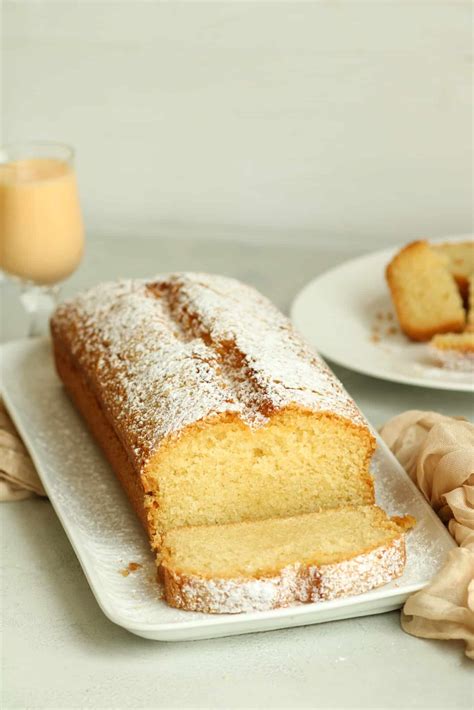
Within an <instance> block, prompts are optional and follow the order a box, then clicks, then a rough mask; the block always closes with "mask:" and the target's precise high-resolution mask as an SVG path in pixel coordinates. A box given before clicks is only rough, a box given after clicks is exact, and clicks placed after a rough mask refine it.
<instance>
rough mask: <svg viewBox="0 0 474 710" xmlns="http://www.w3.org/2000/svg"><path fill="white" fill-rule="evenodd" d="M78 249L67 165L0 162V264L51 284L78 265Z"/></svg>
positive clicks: (80, 239)
mask: <svg viewBox="0 0 474 710" xmlns="http://www.w3.org/2000/svg"><path fill="white" fill-rule="evenodd" d="M83 248H84V230H83V224H82V217H81V211H80V206H79V198H78V192H77V185H76V177H75V175H74V171H73V170H72V168H71V167H70V166H69V165H68V164H67V163H65V162H63V161H61V160H56V159H50V158H34V159H29V160H17V161H12V162H10V163H4V164H0V268H2V269H3V270H4V271H6V272H8V273H9V274H12V275H14V276H18V277H20V278H22V279H26V280H30V281H34V282H35V283H38V284H54V283H57V282H58V281H62V280H63V279H65V278H66V277H67V276H69V275H70V274H71V273H72V272H73V271H74V270H75V269H76V268H77V266H78V264H79V262H80V260H81V257H82V252H83Z"/></svg>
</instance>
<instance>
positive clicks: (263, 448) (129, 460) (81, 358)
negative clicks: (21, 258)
mask: <svg viewBox="0 0 474 710" xmlns="http://www.w3.org/2000/svg"><path fill="white" fill-rule="evenodd" d="M51 332H52V339H53V347H54V356H55V361H56V366H57V371H58V373H59V376H60V378H61V379H62V381H63V383H64V385H65V387H66V390H67V391H68V393H69V394H70V396H71V397H72V399H73V401H74V402H75V404H76V405H77V407H78V409H79V410H80V412H81V413H82V415H83V416H84V418H85V420H86V422H87V424H88V425H89V427H90V429H91V431H92V433H93V434H94V436H95V437H96V439H97V441H98V442H99V444H100V445H101V447H102V448H103V450H104V452H105V454H106V456H107V457H108V459H109V461H110V463H111V465H112V468H113V469H114V471H115V473H116V474H117V476H118V478H119V479H120V481H121V483H122V485H123V486H124V488H125V490H126V492H127V494H128V496H129V498H130V500H131V502H132V504H133V505H134V507H135V510H136V512H137V513H138V515H139V516H140V518H141V520H142V522H143V524H144V526H145V528H146V530H147V532H148V534H149V537H150V541H151V544H152V547H153V549H154V550H155V551H156V552H157V555H158V561H159V559H160V554H161V553H160V550H161V546H162V539H163V536H164V535H165V534H166V533H167V532H168V531H170V530H172V529H174V528H177V527H183V526H202V525H213V524H225V523H232V522H240V521H244V520H248V521H252V520H263V519H266V518H271V517H282V516H293V515H297V514H304V513H310V512H314V511H317V510H324V509H330V508H334V507H337V506H341V505H367V504H371V503H373V501H374V487H373V481H372V477H371V475H370V473H369V463H370V459H371V456H372V453H373V451H374V448H375V440H374V437H373V435H372V433H371V432H370V430H369V428H368V425H367V423H366V421H365V420H364V418H363V416H362V414H361V413H360V411H359V410H358V409H357V407H356V405H355V404H354V402H353V400H352V399H351V398H350V396H349V395H348V394H347V393H346V391H345V390H344V389H343V387H342V385H341V384H340V383H339V381H338V380H337V379H336V378H335V376H334V375H333V374H332V373H331V372H330V370H329V369H328V368H327V366H326V365H325V364H324V362H323V361H322V360H321V359H320V358H319V357H318V355H317V354H316V353H315V352H314V351H313V350H312V349H311V348H310V347H309V346H308V345H307V343H306V342H305V341H304V340H303V338H302V337H301V336H300V335H299V334H298V333H297V332H296V331H295V330H294V329H293V327H292V325H291V323H290V322H289V320H288V319H287V318H286V317H284V316H283V315H282V314H281V313H280V312H279V311H278V310H277V309H276V308H275V307H274V306H273V305H272V304H271V303H270V302H269V301H268V300H267V299H266V298H264V297H263V296H261V295H260V294H259V293H258V292H257V291H255V290H254V289H252V288H251V287H249V286H245V285H243V284H242V283H240V282H238V281H235V280H233V279H229V278H225V277H220V276H212V275H206V274H194V273H178V274H173V275H168V276H164V277H158V278H156V279H155V280H149V281H144V280H127V281H118V282H113V283H107V284H102V285H99V286H97V287H95V288H93V289H91V290H89V291H87V292H85V293H83V294H80V295H78V296H77V297H76V298H74V299H72V300H70V301H68V302H65V303H64V304H62V305H60V306H59V308H58V309H57V310H56V312H55V314H54V316H53V318H52V322H51Z"/></svg>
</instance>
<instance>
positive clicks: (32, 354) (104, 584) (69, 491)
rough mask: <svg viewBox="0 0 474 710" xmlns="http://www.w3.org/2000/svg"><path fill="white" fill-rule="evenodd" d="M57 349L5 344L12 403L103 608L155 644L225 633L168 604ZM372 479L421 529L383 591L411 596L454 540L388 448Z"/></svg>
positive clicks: (372, 595) (380, 450) (380, 453)
mask: <svg viewBox="0 0 474 710" xmlns="http://www.w3.org/2000/svg"><path fill="white" fill-rule="evenodd" d="M50 347H51V346H50V343H49V341H48V340H46V339H44V340H37V341H34V340H33V341H28V342H27V341H22V342H20V341H19V342H17V343H11V344H9V345H7V346H4V348H3V351H2V356H3V357H2V360H3V363H2V365H3V379H4V397H5V401H6V404H7V406H8V408H9V410H10V412H11V413H12V415H13V418H14V420H15V422H16V423H17V426H19V428H20V430H21V433H22V434H23V436H24V438H25V440H26V441H27V444H28V446H29V449H30V451H31V452H32V454H33V456H34V459H35V462H36V465H37V467H38V469H39V470H40V473H41V476H42V479H43V482H44V484H45V487H46V488H47V490H48V493H49V496H50V498H51V500H52V503H53V505H54V506H55V509H56V512H57V513H58V515H59V517H60V519H61V521H62V523H63V526H64V527H65V529H66V531H67V533H68V535H69V537H70V539H71V541H72V542H73V545H74V547H75V549H76V552H77V554H78V556H79V558H80V560H81V563H82V565H83V568H84V570H85V572H86V574H87V576H88V579H89V582H90V583H91V587H92V589H93V591H94V593H95V594H96V597H97V599H98V601H99V603H100V604H101V606H102V608H103V610H104V611H105V613H107V614H108V615H109V616H110V617H111V618H113V619H114V620H118V621H117V623H121V624H122V625H123V626H125V627H126V628H130V629H131V630H135V629H137V628H141V629H142V630H143V635H149V636H151V637H157V638H160V637H163V633H164V632H163V633H162V635H161V636H160V634H159V631H157V629H160V628H162V629H164V628H165V626H166V629H169V628H173V629H176V633H175V632H173V633H175V635H176V634H177V633H178V629H179V627H180V626H182V625H183V624H185V623H186V624H187V626H186V629H188V628H189V626H190V624H189V622H196V628H197V625H198V623H204V624H207V623H209V632H208V633H204V632H201V637H202V635H203V633H204V636H213V635H220V634H219V633H217V632H215V631H213V630H211V628H210V627H211V624H212V623H213V621H214V620H213V618H212V617H210V616H209V615H205V614H201V613H197V612H185V611H179V610H177V609H172V608H170V607H168V606H167V605H166V604H165V603H164V602H163V601H162V600H161V590H160V588H159V586H158V584H157V581H156V570H155V564H154V560H153V557H152V555H151V553H150V551H149V549H148V542H147V539H146V536H145V533H144V532H143V530H142V528H141V526H140V524H139V522H138V521H137V519H136V517H135V513H134V512H133V510H132V509H131V507H130V505H129V503H128V500H127V498H126V496H125V494H124V493H123V492H122V489H121V487H120V485H119V483H118V482H117V481H116V479H115V476H114V474H113V473H112V471H111V469H110V467H109V466H108V464H107V462H106V461H105V459H104V457H103V455H102V453H101V451H100V450H99V448H98V447H97V446H96V445H95V443H94V442H93V440H92V438H91V436H90V434H89V433H88V431H87V430H86V428H85V426H84V424H83V422H82V420H81V419H80V417H79V415H78V414H77V413H76V411H75V409H74V408H73V406H72V405H71V404H70V402H69V400H68V398H67V396H66V394H65V392H64V390H63V388H62V386H61V384H60V382H59V380H58V379H57V377H56V374H55V372H54V370H53V365H52V358H51V353H50ZM372 472H373V474H374V476H375V483H376V497H377V503H378V504H379V505H380V506H381V507H382V508H384V510H385V511H386V512H387V513H389V514H390V515H403V514H406V513H409V514H411V515H413V516H414V517H415V518H416V519H417V521H418V523H417V526H416V528H415V530H414V531H413V532H411V533H409V534H408V535H407V565H406V569H405V572H404V574H403V576H402V577H401V578H399V579H398V580H397V581H395V582H392V583H390V584H389V585H386V586H385V587H383V588H382V589H383V590H390V589H394V590H395V589H397V590H403V589H404V588H410V589H411V588H413V587H414V586H416V585H419V586H420V585H422V584H423V583H426V581H427V580H428V579H430V578H431V577H432V575H433V574H434V573H435V572H436V571H437V570H438V569H439V568H440V566H441V565H442V563H443V561H444V558H445V556H446V554H447V552H448V551H449V550H450V549H451V548H452V547H453V543H452V541H451V539H450V537H449V535H448V534H447V533H445V531H444V530H443V528H442V526H441V524H440V523H439V521H437V519H435V517H434V516H433V514H432V512H431V510H430V509H429V507H428V506H427V504H426V503H425V502H424V500H423V499H422V497H421V494H420V493H419V492H418V491H417V490H416V489H415V488H414V486H413V485H412V483H411V482H410V481H409V479H408V478H407V476H406V475H405V474H404V473H403V471H401V469H400V467H399V466H398V464H397V463H396V461H395V460H394V459H393V457H392V456H391V455H390V454H389V453H388V452H387V450H386V448H385V446H384V445H383V444H382V443H380V442H379V445H378V447H377V450H376V453H375V456H374V460H373V469H372ZM131 562H133V563H136V564H138V565H141V566H140V567H138V568H137V569H134V571H133V572H132V573H130V574H128V575H127V576H123V574H121V570H123V569H124V568H126V567H127V566H128V565H129V564H130V563H131ZM380 594H381V592H380V590H373V591H372V592H369V593H368V594H366V595H364V598H367V599H368V600H373V608H374V611H375V610H376V608H377V603H379V602H377V600H378V599H379V597H380ZM357 599H358V598H357V597H352V598H349V599H347V600H344V602H345V605H346V606H345V607H344V609H345V611H344V613H342V612H341V613H339V615H338V616H337V617H333V618H343V617H344V615H346V616H351V615H353V613H354V612H351V604H353V603H354V601H357ZM331 603H332V602H323V603H320V604H314V605H313V604H309V605H305V607H307V608H308V613H310V609H309V607H312V608H313V609H315V608H316V607H317V608H318V609H319V608H321V613H322V611H323V608H324V606H325V605H327V604H331ZM379 610H380V609H379ZM288 613H289V614H290V612H288ZM302 613H305V612H302ZM364 613H369V612H364ZM372 613H373V612H372ZM261 614H266V615H267V616H268V615H272V614H273V615H276V616H275V619H276V621H275V623H274V624H273V625H272V626H270V627H269V628H272V627H274V628H281V627H284V626H291V625H295V623H296V622H294V621H290V620H289V617H288V620H287V621H285V618H286V617H285V616H284V615H285V610H277V611H275V612H261ZM290 615H291V614H290ZM247 617H248V625H247V627H246V626H245V623H246V622H245V620H246V618H247ZM251 617H252V619H254V617H255V614H252V615H247V614H244V615H235V616H233V617H226V618H229V619H231V618H232V619H233V620H235V622H233V623H240V622H242V624H241V626H242V629H241V630H239V631H234V632H233V631H232V630H229V631H227V632H226V633H236V632H238V633H243V632H244V631H245V630H249V631H250V630H254V629H253V628H252V627H251V623H254V620H253V621H252V619H251ZM292 618H293V617H292ZM214 619H215V617H214ZM239 619H240V621H239ZM316 620H317V619H316ZM229 623H230V622H229ZM299 623H304V622H302V621H301V622H299ZM312 623H314V620H312ZM169 625H171V627H170V626H169ZM191 626H192V624H191ZM267 628H268V626H267ZM147 629H148V630H149V632H147V631H146V630H147ZM236 629H237V627H236ZM239 629H240V627H239ZM153 630H155V631H153ZM154 633H155V636H153V634H154ZM170 633H171V632H170ZM183 633H184V632H183ZM183 633H182V634H181V636H180V638H183V637H186V638H193V637H197V632H196V633H195V634H194V635H193V631H188V630H187V631H186V633H185V634H184V636H183ZM186 634H187V635H186Z"/></svg>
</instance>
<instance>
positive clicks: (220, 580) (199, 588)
mask: <svg viewBox="0 0 474 710" xmlns="http://www.w3.org/2000/svg"><path fill="white" fill-rule="evenodd" d="M413 523H414V520H413V518H411V517H410V516H407V517H405V518H394V519H392V520H391V519H390V518H388V517H387V516H386V515H385V513H384V512H383V511H382V510H381V509H380V508H377V507H376V506H374V505H373V506H360V507H357V508H353V507H346V508H339V509H338V510H326V511H323V512H319V513H308V514H305V515H298V516H296V517H289V518H274V519H271V520H264V521H257V522H250V523H245V522H244V523H231V524H227V525H220V526H201V527H188V528H178V529H175V530H171V531H170V532H168V533H166V534H165V536H164V540H163V555H162V561H161V566H160V573H161V576H162V579H163V582H164V589H165V598H166V601H167V602H168V604H170V605H171V606H175V607H178V608H181V609H186V610H192V611H203V612H210V613H229V614H232V613H238V612H243V611H253V610H260V611H261V610H267V609H274V608H277V607H284V606H290V605H293V604H297V603H304V602H318V601H324V600H329V599H336V598H338V597H341V596H348V595H351V594H362V593H363V592H367V591H369V590H370V589H372V588H374V587H378V586H381V585H382V584H386V583H387V582H389V581H391V580H393V579H395V578H397V577H399V576H400V575H401V574H402V572H403V568H404V565H405V541H404V532H405V530H406V529H407V528H409V527H411V526H412V525H413Z"/></svg>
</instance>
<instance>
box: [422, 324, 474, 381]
mask: <svg viewBox="0 0 474 710" xmlns="http://www.w3.org/2000/svg"><path fill="white" fill-rule="evenodd" d="M430 350H431V353H432V355H433V356H434V358H435V360H436V361H437V362H438V363H439V364H440V365H441V367H445V368H446V369H448V370H461V371H464V372H474V331H470V330H466V331H465V332H464V333H445V334H443V335H435V337H434V338H433V339H432V341H431V342H430Z"/></svg>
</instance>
